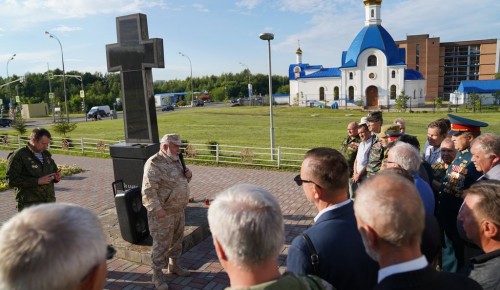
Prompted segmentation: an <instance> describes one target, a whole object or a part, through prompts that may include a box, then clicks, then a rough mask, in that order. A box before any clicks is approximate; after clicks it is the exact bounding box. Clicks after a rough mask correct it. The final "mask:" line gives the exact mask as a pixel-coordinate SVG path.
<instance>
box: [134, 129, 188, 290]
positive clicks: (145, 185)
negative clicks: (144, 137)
mask: <svg viewBox="0 0 500 290" xmlns="http://www.w3.org/2000/svg"><path fill="white" fill-rule="evenodd" d="M170 135H171V134H170ZM176 136H178V135H176ZM164 138H165V137H164ZM162 140H163V139H162ZM179 141H180V140H179ZM189 181H190V179H188V178H186V176H185V173H184V168H183V166H182V164H181V162H180V160H179V159H178V157H177V156H175V157H173V156H168V155H167V154H166V153H165V152H163V151H159V152H158V153H156V154H155V155H153V156H151V157H150V158H149V159H148V161H146V163H145V165H144V176H143V180H142V202H143V205H144V207H145V208H146V209H147V213H148V225H149V232H150V233H151V237H152V238H153V246H152V248H151V260H152V265H151V268H152V269H153V270H154V271H157V272H156V273H160V275H161V269H167V268H168V269H169V271H171V272H172V271H173V272H174V273H176V274H178V275H182V276H186V275H189V272H187V271H186V270H184V269H182V268H180V267H178V266H177V263H176V261H177V258H179V257H180V255H181V254H182V239H183V237H184V208H185V207H186V206H187V204H188V201H189V185H188V183H189ZM161 209H163V210H165V211H166V216H164V217H162V218H158V216H157V212H158V211H159V210H161ZM172 267H175V268H174V270H171V269H172ZM177 270H180V271H177ZM183 271H184V272H183ZM180 273H184V274H180ZM159 279H160V281H159V284H161V283H162V282H165V281H161V279H163V278H161V277H160V278H159Z"/></svg>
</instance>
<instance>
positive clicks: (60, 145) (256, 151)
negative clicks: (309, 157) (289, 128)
mask: <svg viewBox="0 0 500 290" xmlns="http://www.w3.org/2000/svg"><path fill="white" fill-rule="evenodd" d="M28 141H29V137H28V136H19V135H8V134H0V150H16V149H17V148H20V147H22V146H25V144H26V143H27V142H28ZM122 142H124V141H123V140H104V139H92V138H83V137H82V138H62V137H53V138H52V141H51V143H50V147H49V150H50V151H51V152H52V153H58V154H70V155H80V156H89V157H100V158H110V157H111V156H110V154H109V147H110V146H112V145H114V144H118V143H122ZM307 150H309V149H305V148H291V147H280V146H278V147H276V148H275V150H274V151H273V155H274V156H271V150H270V148H265V147H250V146H231V145H221V144H194V143H189V144H187V145H185V146H183V149H182V152H183V154H184V156H185V157H184V159H186V160H191V161H195V162H203V163H208V164H235V165H244V166H256V167H275V168H300V165H301V163H302V160H303V157H304V154H305V153H306V151H307ZM271 157H273V158H271Z"/></svg>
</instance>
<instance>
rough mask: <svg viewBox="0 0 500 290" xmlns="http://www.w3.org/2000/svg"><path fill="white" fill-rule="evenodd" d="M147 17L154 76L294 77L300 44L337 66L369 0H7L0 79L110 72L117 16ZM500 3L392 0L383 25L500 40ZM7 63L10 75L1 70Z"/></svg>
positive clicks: (2, 9) (399, 35)
mask: <svg viewBox="0 0 500 290" xmlns="http://www.w3.org/2000/svg"><path fill="white" fill-rule="evenodd" d="M135 13H144V14H146V15H147V18H148V26H149V37H150V38H162V39H163V44H164V54H165V68H163V69H153V78H154V79H155V80H171V79H185V78H186V77H188V76H189V74H190V68H189V61H188V59H187V58H186V57H183V56H181V55H179V53H178V52H179V51H180V52H182V53H184V54H185V55H187V56H189V58H190V59H191V62H192V69H193V76H206V75H212V74H213V75H220V74H221V73H229V72H232V73H238V72H241V71H242V70H243V69H245V66H243V65H241V64H240V62H241V63H243V64H245V65H246V66H248V68H249V69H250V71H251V72H252V73H264V74H267V73H268V50H267V41H263V40H261V39H259V34H261V33H263V32H271V33H274V35H275V39H274V40H273V41H271V50H272V51H271V53H272V72H273V74H278V75H287V72H288V66H289V64H291V63H295V50H296V49H297V46H298V41H299V40H300V46H301V49H302V50H303V62H304V63H309V64H319V65H323V66H325V67H337V66H339V65H340V62H341V55H342V51H344V50H347V49H348V48H349V45H350V43H351V42H352V40H353V39H354V37H355V36H356V34H357V33H358V32H359V31H360V30H361V29H362V28H363V26H364V20H365V19H364V17H365V16H364V5H363V1H362V0H232V1H231V0H196V1H192V0H171V1H170V0H128V1H127V0H85V1H83V0H43V1H42V0H0V44H1V45H0V63H2V64H3V66H0V76H2V77H4V78H5V77H6V76H7V62H8V60H9V59H10V57H11V56H12V55H13V54H14V53H15V54H16V57H15V58H14V60H12V61H10V62H9V65H8V70H9V75H10V76H12V75H14V74H15V75H24V74H25V73H27V72H45V71H46V70H47V66H50V68H51V69H54V68H56V67H57V68H62V64H61V51H60V48H59V44H58V43H57V41H56V40H55V39H51V38H49V37H48V36H47V35H45V34H44V32H45V31H46V30H47V31H49V32H50V33H52V34H54V35H56V36H57V37H58V38H59V40H60V41H61V43H62V47H63V52H64V61H65V69H66V71H71V70H77V71H81V72H90V73H94V72H96V71H98V72H102V73H106V72H107V67H106V51H105V45H106V44H111V43H116V41H117V38H116V17H118V16H124V15H128V14H135ZM499 13H500V1H499V0H476V1H469V0H441V1H436V0H413V1H409V0H406V1H405V0H384V1H383V2H382V25H383V26H384V27H385V28H386V29H387V31H388V32H389V33H390V34H391V35H392V37H393V38H394V40H403V39H405V38H406V35H407V34H429V35H430V36H436V37H440V38H441V41H442V42H446V41H461V40H475V39H491V38H500V16H499ZM2 67H3V69H2Z"/></svg>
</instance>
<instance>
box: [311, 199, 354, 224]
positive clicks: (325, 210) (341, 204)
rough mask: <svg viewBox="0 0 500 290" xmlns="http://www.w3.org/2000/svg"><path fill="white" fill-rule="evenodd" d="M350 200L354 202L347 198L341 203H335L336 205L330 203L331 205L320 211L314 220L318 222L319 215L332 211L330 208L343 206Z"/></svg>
mask: <svg viewBox="0 0 500 290" xmlns="http://www.w3.org/2000/svg"><path fill="white" fill-rule="evenodd" d="M350 202H352V200H350V199H348V200H345V201H343V202H341V203H337V204H334V205H330V206H329V207H327V208H324V209H323V210H322V211H320V212H319V213H318V214H317V215H316V217H315V218H314V222H316V221H317V220H318V219H319V217H320V216H321V215H322V214H324V213H325V212H327V211H330V210H334V209H336V208H339V207H343V206H344V205H346V204H349V203H350Z"/></svg>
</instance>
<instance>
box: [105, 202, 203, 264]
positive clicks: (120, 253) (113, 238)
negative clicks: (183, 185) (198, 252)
mask: <svg viewBox="0 0 500 290" xmlns="http://www.w3.org/2000/svg"><path fill="white" fill-rule="evenodd" d="M207 211H208V208H207V207H206V206H205V205H202V203H189V204H188V207H186V209H185V210H184V213H185V216H186V221H185V227H184V239H183V241H182V252H183V253H185V252H187V251H189V250H190V249H191V248H192V247H194V246H195V245H197V244H198V243H200V242H201V241H203V240H204V239H206V238H207V237H208V236H210V230H209V227H208V220H207ZM99 218H100V219H101V222H102V224H103V227H104V233H105V235H106V239H107V241H108V243H109V244H112V245H113V246H114V247H115V248H116V255H115V257H117V258H121V259H124V260H127V261H131V262H134V263H140V264H144V265H147V266H150V265H151V245H152V244H153V239H152V238H151V236H149V237H148V238H147V239H145V240H143V241H142V242H140V243H139V244H131V243H129V242H126V241H125V240H123V239H122V237H121V234H120V226H119V224H118V217H117V215H116V209H115V208H111V209H108V210H106V211H104V212H103V213H102V214H101V215H100V216H99Z"/></svg>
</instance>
